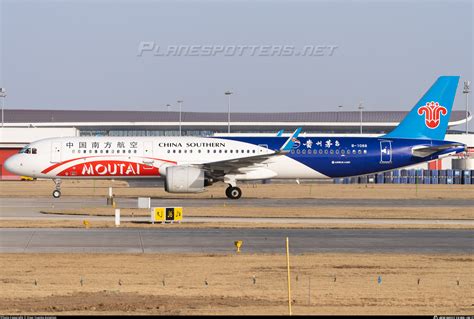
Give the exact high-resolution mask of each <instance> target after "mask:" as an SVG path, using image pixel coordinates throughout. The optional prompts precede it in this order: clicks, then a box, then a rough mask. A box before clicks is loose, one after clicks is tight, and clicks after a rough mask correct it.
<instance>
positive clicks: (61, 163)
mask: <svg viewBox="0 0 474 319" xmlns="http://www.w3.org/2000/svg"><path fill="white" fill-rule="evenodd" d="M95 157H104V156H103V155H102V156H101V155H98V156H85V157H77V158H73V159H69V160H67V161H64V162H60V163H56V164H54V165H51V166H50V167H48V168H46V169H44V170H43V171H41V173H43V174H47V173H48V172H50V171H52V170H53V169H55V168H57V167H59V166H61V165H63V164H66V163H69V162H72V161H75V160H80V159H85V158H95ZM108 157H117V158H120V157H123V156H110V155H108ZM141 158H149V159H154V160H157V161H161V162H166V163H171V164H176V163H177V162H175V161H169V160H164V159H160V158H154V157H141Z"/></svg>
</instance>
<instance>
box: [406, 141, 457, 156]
mask: <svg viewBox="0 0 474 319" xmlns="http://www.w3.org/2000/svg"><path fill="white" fill-rule="evenodd" d="M459 146H465V145H464V144H462V143H449V144H443V145H436V146H429V145H427V146H415V147H413V148H412V149H411V153H412V155H413V156H415V157H428V156H430V155H432V154H434V153H437V152H441V151H445V150H447V149H450V148H454V147H459Z"/></svg>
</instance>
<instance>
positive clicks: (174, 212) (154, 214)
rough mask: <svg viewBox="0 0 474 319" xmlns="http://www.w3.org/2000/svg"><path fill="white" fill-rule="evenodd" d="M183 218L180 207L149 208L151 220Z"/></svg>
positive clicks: (168, 220)
mask: <svg viewBox="0 0 474 319" xmlns="http://www.w3.org/2000/svg"><path fill="white" fill-rule="evenodd" d="M182 220H183V208H182V207H153V208H152V209H151V222H152V223H153V224H154V223H155V222H160V223H163V222H171V223H173V222H181V221H182Z"/></svg>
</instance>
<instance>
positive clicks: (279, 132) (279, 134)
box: [277, 130, 285, 137]
mask: <svg viewBox="0 0 474 319" xmlns="http://www.w3.org/2000/svg"><path fill="white" fill-rule="evenodd" d="M284 131H285V130H279V131H278V133H277V136H278V137H280V136H282V135H283V132H284Z"/></svg>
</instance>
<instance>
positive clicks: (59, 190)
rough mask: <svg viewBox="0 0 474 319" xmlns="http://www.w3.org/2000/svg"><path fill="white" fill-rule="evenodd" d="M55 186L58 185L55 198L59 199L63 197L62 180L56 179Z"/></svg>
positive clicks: (54, 193) (54, 192) (54, 194)
mask: <svg viewBox="0 0 474 319" xmlns="http://www.w3.org/2000/svg"><path fill="white" fill-rule="evenodd" d="M54 184H55V185H56V189H55V190H54V191H53V197H54V198H59V197H61V180H60V179H55V180H54Z"/></svg>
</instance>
